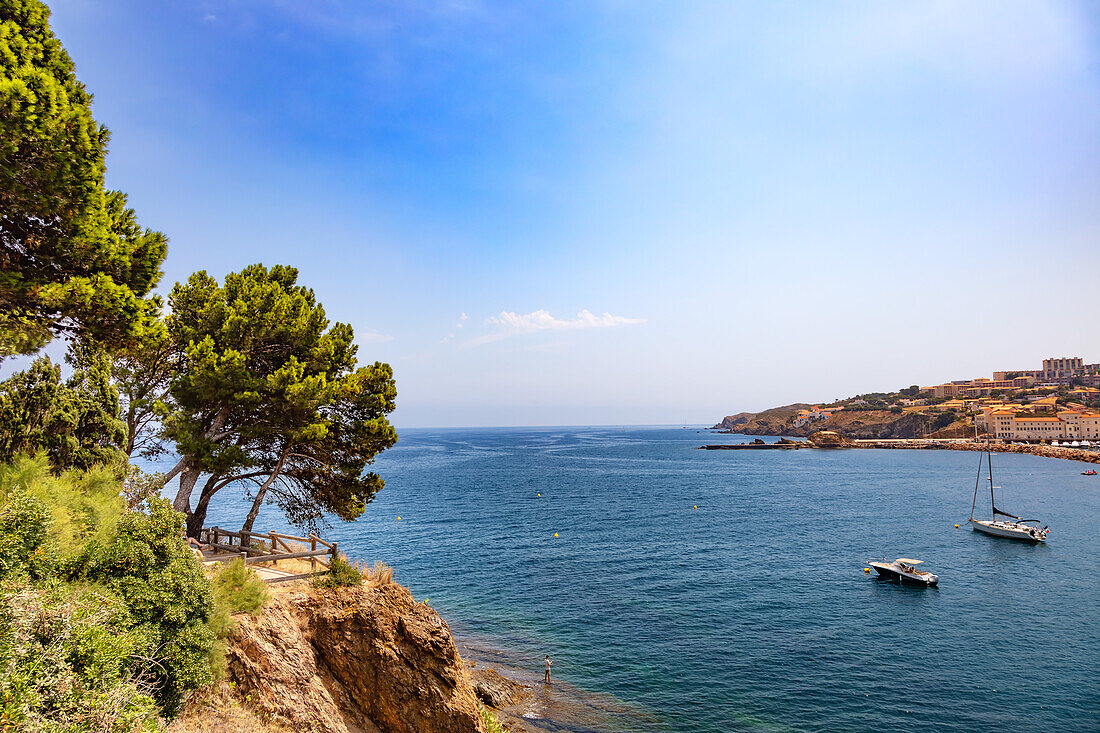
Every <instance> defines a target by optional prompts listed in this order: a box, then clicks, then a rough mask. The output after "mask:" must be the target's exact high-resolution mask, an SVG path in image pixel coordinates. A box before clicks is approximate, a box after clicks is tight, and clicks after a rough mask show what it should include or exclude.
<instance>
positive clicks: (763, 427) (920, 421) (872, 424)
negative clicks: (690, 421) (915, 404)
mask: <svg viewBox="0 0 1100 733" xmlns="http://www.w3.org/2000/svg"><path fill="white" fill-rule="evenodd" d="M803 408H805V405H787V406H785V407H776V408H773V409H771V410H765V411H764V412H757V413H752V412H742V413H738V414H737V415H729V416H727V417H725V418H723V420H722V422H720V423H718V424H717V425H715V426H714V427H715V428H716V429H720V430H724V431H728V432H732V433H740V434H742V435H790V436H797V437H803V438H804V437H807V436H808V435H810V434H811V433H815V432H818V431H821V430H827V431H832V432H836V433H839V434H840V435H843V436H845V437H847V438H863V439H868V438H870V439H873V438H917V437H930V438H958V437H969V436H971V435H973V434H974V428H973V426H972V425H970V424H969V423H965V422H956V423H952V424H951V425H948V426H946V427H945V428H943V429H941V430H938V431H935V432H928V425H929V418H928V417H927V416H924V415H913V414H898V413H894V412H890V411H889V410H843V411H841V412H835V413H833V414H832V415H830V416H829V417H828V418H827V419H825V420H814V421H811V422H808V423H806V424H805V425H800V426H798V427H795V426H794V419H795V416H796V415H797V413H798V411H799V410H801V409H803Z"/></svg>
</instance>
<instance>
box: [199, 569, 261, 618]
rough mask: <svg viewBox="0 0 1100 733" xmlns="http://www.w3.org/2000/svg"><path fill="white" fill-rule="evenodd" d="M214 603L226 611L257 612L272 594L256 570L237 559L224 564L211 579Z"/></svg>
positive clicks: (231, 612) (232, 612)
mask: <svg viewBox="0 0 1100 733" xmlns="http://www.w3.org/2000/svg"><path fill="white" fill-rule="evenodd" d="M210 584H211V586H212V588H213V591H214V604H215V605H216V606H217V607H218V608H219V609H225V611H226V613H230V614H234V613H242V612H245V611H247V612H249V613H256V612H257V611H259V610H260V609H261V608H263V606H264V604H265V603H267V601H268V599H269V598H270V597H271V594H269V593H268V592H267V586H266V585H264V582H263V581H262V580H260V578H259V576H258V575H256V571H254V570H253V569H252V568H250V567H248V566H247V565H245V564H244V561H243V560H241V559H239V558H238V559H236V560H234V561H233V562H231V563H229V564H228V565H224V566H223V567H222V568H221V570H220V571H218V573H217V574H216V575H215V576H214V578H213V579H212V580H211V583H210Z"/></svg>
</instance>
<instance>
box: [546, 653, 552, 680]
mask: <svg viewBox="0 0 1100 733" xmlns="http://www.w3.org/2000/svg"><path fill="white" fill-rule="evenodd" d="M551 664H553V662H551V661H550V655H549V654H547V655H546V678H545V679H546V684H550V665H551Z"/></svg>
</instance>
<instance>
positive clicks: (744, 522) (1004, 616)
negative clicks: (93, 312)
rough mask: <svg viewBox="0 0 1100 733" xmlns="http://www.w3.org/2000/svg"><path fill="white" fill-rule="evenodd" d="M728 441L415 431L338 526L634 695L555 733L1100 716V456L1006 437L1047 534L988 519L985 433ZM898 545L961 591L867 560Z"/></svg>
mask: <svg viewBox="0 0 1100 733" xmlns="http://www.w3.org/2000/svg"><path fill="white" fill-rule="evenodd" d="M723 440H727V441H735V442H739V441H740V440H743V439H742V438H739V437H737V436H719V435H712V434H700V433H699V432H697V431H696V430H695V429H691V430H685V429H679V428H627V429H619V428H555V429H540V428H531V429H524V428H518V429H516V428H510V429H484V430H468V429H467V430H405V431H403V432H402V433H401V441H400V443H399V444H398V446H397V447H396V448H394V449H393V450H391V451H389V452H388V453H386V454H385V456H384V457H382V458H381V459H379V461H378V464H377V466H378V470H379V471H380V473H382V475H383V476H384V477H385V478H386V489H385V490H384V491H383V492H382V493H381V494H379V496H378V498H377V499H376V501H375V503H374V504H372V505H371V506H369V507H368V509H367V513H366V514H365V516H364V517H363V518H362V519H361V520H359V521H358V522H356V523H354V524H339V525H336V526H335V527H333V529H332V530H331V531H330V533H329V534H331V535H332V536H334V537H335V538H336V539H337V540H338V541H339V544H340V548H341V549H342V550H344V551H346V552H348V553H349V554H350V555H352V556H354V557H362V558H365V559H367V560H370V561H374V560H383V561H385V562H387V563H389V564H391V565H393V566H394V567H395V568H396V569H397V574H396V577H397V579H398V580H399V581H400V582H401V583H403V584H404V585H407V586H409V587H410V588H411V589H412V591H413V594H414V595H415V596H416V598H417V599H418V600H420V599H423V598H425V597H427V598H429V599H430V602H431V604H432V605H433V606H434V607H435V608H437V609H438V610H439V611H440V613H441V614H442V615H443V616H444V618H447V619H448V620H451V621H452V627H454V628H456V630H458V631H459V633H460V634H462V633H464V634H469V635H471V636H472V637H476V638H477V639H479V640H480V641H481V642H482V643H488V644H490V645H498V646H499V647H500V648H502V649H507V650H508V659H509V661H510V662H511V663H513V664H520V665H522V664H525V663H526V662H527V661H528V660H529V661H530V664H531V666H532V667H533V669H534V671H535V672H537V671H538V670H539V669H540V668H539V666H538V664H539V660H540V659H541V657H542V655H543V654H550V656H551V657H553V658H554V660H555V664H554V672H555V675H556V677H557V678H558V679H560V680H562V683H563V685H562V687H563V689H566V688H567V687H568V688H572V687H575V688H578V689H581V690H587V691H591V692H594V693H600V695H598V696H595V697H594V698H593V699H599V700H613V702H611V703H608V704H607V705H603V706H597V707H599V708H600V709H599V710H598V711H596V712H590V713H585V714H583V715H581V716H580V717H581V718H583V722H580V723H579V722H577V720H573V721H571V722H568V723H562V722H561V721H546V720H543V721H535V722H536V723H540V724H541V725H543V726H544V727H546V728H547V729H548V730H623V731H699V732H702V731H707V732H712V731H713V732H719V731H740V730H754V731H755V730H764V731H772V730H774V731H791V730H807V731H810V730H821V731H825V730H828V731H836V730H848V731H871V730H890V729H893V730H906V731H919V730H925V731H975V730H1000V731H1017V730H1018V731H1035V730H1063V731H1071V730H1072V731H1085V730H1100V624H1098V613H1100V556H1098V553H1097V552H1096V545H1097V541H1098V540H1100V532H1098V530H1097V526H1098V525H1097V524H1096V521H1097V519H1100V477H1091V478H1090V477H1085V476H1081V475H1079V472H1080V471H1081V470H1083V468H1084V467H1083V466H1081V465H1080V464H1077V463H1071V462H1068V461H1054V460H1049V459H1042V458H1035V457H1032V456H1024V455H1007V454H1002V455H996V456H994V459H993V460H994V471H995V477H996V478H997V483H998V485H1003V486H1004V487H1005V492H1004V496H1005V498H1004V500H1003V502H1002V503H1003V506H1004V507H1005V508H1006V509H1009V510H1019V512H1021V513H1024V514H1026V515H1028V516H1039V517H1041V518H1042V519H1043V521H1044V522H1045V523H1047V524H1049V525H1050V526H1051V528H1052V531H1051V534H1050V539H1049V542H1048V544H1047V545H1045V546H1029V545H1025V544H1018V543H1015V542H1012V541H1008V540H999V539H995V538H990V537H986V536H984V535H978V534H975V533H973V532H972V531H970V530H969V529H966V524H965V522H964V521H963V520H965V519H966V517H967V514H968V513H969V509H970V500H971V492H972V490H973V485H974V475H975V471H976V467H977V455H976V454H973V453H962V452H953V451H884V450H882V451H876V450H849V451H835V452H828V451H808V450H807V451H790V452H787V451H783V452H779V451H759V452H758V451H736V452H734V451H699V450H694V448H695V447H697V446H698V445H701V444H702V443H704V442H712V443H713V442H720V441H723ZM539 494H541V497H539V496H538V495H539ZM695 506H697V507H698V508H697V509H695V508H693V507H695ZM214 511H215V512H218V513H217V514H213V513H212V517H211V519H212V523H215V522H220V523H221V524H223V526H232V525H233V519H232V518H233V517H234V516H238V515H239V514H243V506H241V505H237V504H235V503H234V504H232V505H228V504H227V503H226V502H224V501H223V503H222V504H221V505H219V507H217V508H215V510H214ZM276 513H277V509H276V508H274V507H269V508H268V509H266V514H265V515H261V519H260V521H259V522H258V524H257V526H258V527H262V528H274V527H275V526H276V525H278V524H280V523H279V522H276V521H275V515H276ZM398 517H400V520H399V519H398ZM265 520H266V521H265ZM955 523H961V524H962V528H960V529H955V528H954V524H955ZM555 533H557V536H556V537H555ZM884 555H885V556H888V557H889V558H890V559H893V558H894V557H898V556H907V557H917V558H921V559H924V560H926V561H928V562H929V567H930V569H932V570H933V571H935V572H936V573H938V574H939V575H940V579H941V580H940V583H941V587H940V588H938V589H919V588H909V587H899V586H897V585H894V584H891V583H886V582H882V581H878V580H875V579H874V578H873V577H869V576H867V575H865V574H864V573H863V572H862V569H863V567H864V566H865V561H866V560H867V559H870V558H879V557H882V556H884ZM548 694H549V695H553V694H555V693H554V692H553V691H551V692H550V693H548Z"/></svg>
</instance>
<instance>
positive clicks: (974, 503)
mask: <svg viewBox="0 0 1100 733" xmlns="http://www.w3.org/2000/svg"><path fill="white" fill-rule="evenodd" d="M981 484H982V454H981V453H979V454H978V475H977V477H976V478H975V479H974V500H973V501H971V502H970V518H969V519H967V520H966V521H968V522H970V521H972V520H973V519H974V507H976V506H977V505H978V487H979V486H981Z"/></svg>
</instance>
